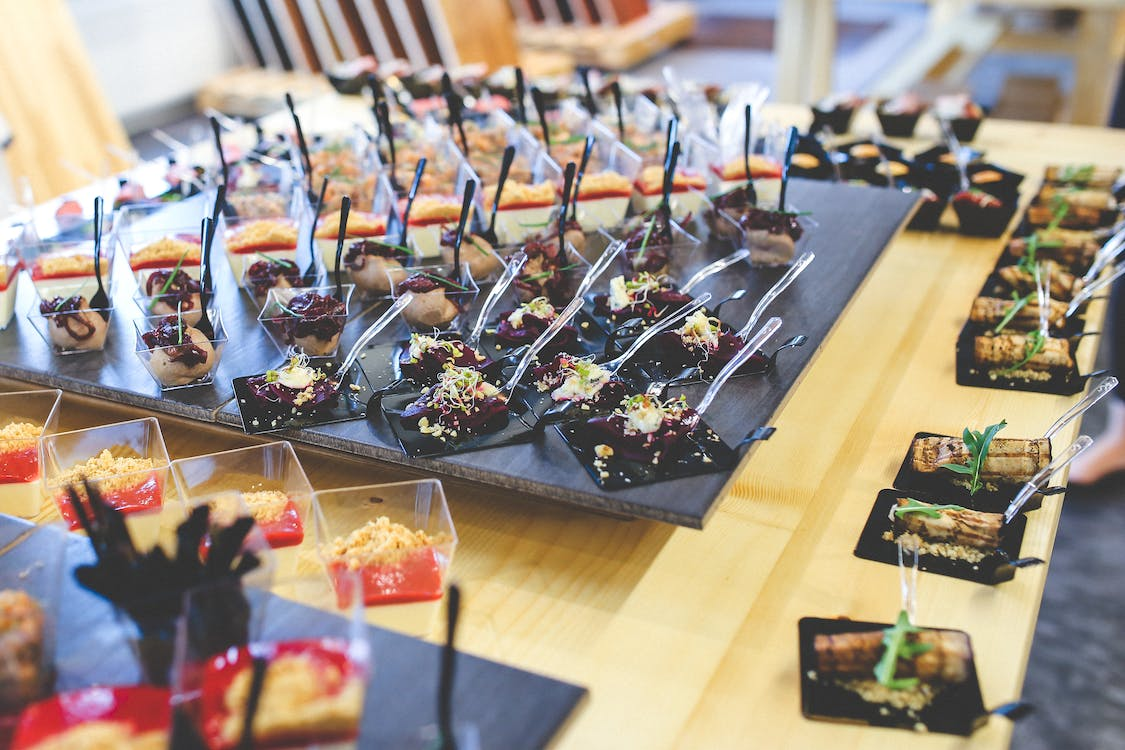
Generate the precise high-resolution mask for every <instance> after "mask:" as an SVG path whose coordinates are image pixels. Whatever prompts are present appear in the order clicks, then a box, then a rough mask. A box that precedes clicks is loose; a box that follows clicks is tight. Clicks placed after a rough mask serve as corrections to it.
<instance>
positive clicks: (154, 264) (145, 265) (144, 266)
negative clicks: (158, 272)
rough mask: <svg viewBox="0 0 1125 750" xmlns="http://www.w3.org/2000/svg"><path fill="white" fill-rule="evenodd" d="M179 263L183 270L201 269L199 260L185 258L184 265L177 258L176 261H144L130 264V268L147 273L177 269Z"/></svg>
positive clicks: (157, 259)
mask: <svg viewBox="0 0 1125 750" xmlns="http://www.w3.org/2000/svg"><path fill="white" fill-rule="evenodd" d="M177 263H179V265H180V266H181V267H182V268H198V267H199V259H198V258H184V260H183V262H182V263H180V260H179V258H177V259H176V260H168V259H167V258H165V259H160V258H156V259H154V260H146V261H142V262H141V263H130V264H129V267H130V268H132V269H133V270H134V271H147V270H148V269H150V268H175V267H176V264H177Z"/></svg>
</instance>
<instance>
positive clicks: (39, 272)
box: [31, 264, 94, 281]
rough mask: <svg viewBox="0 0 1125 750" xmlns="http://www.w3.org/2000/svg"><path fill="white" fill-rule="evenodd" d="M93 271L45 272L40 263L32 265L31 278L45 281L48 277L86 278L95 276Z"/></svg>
mask: <svg viewBox="0 0 1125 750" xmlns="http://www.w3.org/2000/svg"><path fill="white" fill-rule="evenodd" d="M93 276H94V274H92V273H75V272H71V273H50V274H48V273H43V269H42V268H41V267H40V266H39V265H38V264H36V265H34V266H32V267H31V280H32V281H45V280H47V279H85V278H93Z"/></svg>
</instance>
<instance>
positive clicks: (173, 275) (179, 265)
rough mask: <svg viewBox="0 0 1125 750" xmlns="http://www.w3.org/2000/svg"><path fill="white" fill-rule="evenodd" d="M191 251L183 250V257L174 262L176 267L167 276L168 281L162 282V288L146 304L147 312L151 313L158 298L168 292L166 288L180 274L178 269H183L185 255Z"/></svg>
mask: <svg viewBox="0 0 1125 750" xmlns="http://www.w3.org/2000/svg"><path fill="white" fill-rule="evenodd" d="M191 250H192V248H190V247H189V248H188V249H187V250H184V252H183V255H181V256H180V259H179V260H178V261H176V267H175V268H173V269H172V273H171V274H170V275H169V276H168V280H167V281H165V282H164V286H162V287H160V291H159V292H157V294H156V296H155V297H153V298H152V301H151V302H149V303H148V311H149V312H152V310H153V308H154V307H156V303H157V302H159V301H160V298H161V297H163V296H164V294H165V293H166V292H167V291H168V288H169V287H170V286H172V282H173V281H175V280H176V274H178V273H179V272H180V269H181V268H183V265H184V259H185V258H187V254H188V253H190V252H191Z"/></svg>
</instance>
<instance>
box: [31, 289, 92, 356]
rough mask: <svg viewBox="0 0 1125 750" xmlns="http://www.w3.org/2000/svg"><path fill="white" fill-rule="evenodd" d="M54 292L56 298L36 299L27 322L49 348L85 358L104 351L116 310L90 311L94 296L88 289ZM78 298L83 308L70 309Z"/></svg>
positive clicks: (57, 352) (57, 290)
mask: <svg viewBox="0 0 1125 750" xmlns="http://www.w3.org/2000/svg"><path fill="white" fill-rule="evenodd" d="M94 290H95V291H96V290H97V286H95V287H94ZM52 292H54V293H55V294H56V295H57V296H55V297H43V298H36V299H35V301H34V302H33V303H32V305H31V308H30V309H29V310H28V311H27V318H28V321H29V322H30V323H31V325H32V327H33V328H35V330H36V332H37V333H38V334H39V335H40V336H41V337H42V338H43V340H44V341H45V342H47V345H48V346H50V347H51V349H52V350H53V351H54V352H55V353H56V354H85V353H87V352H100V351H102V350H103V349H105V342H106V338H107V337H108V335H109V329H110V326H111V324H112V322H113V307H106V308H91V307H90V306H89V301H90V298H91V297H92V296H93V292H89V290H88V289H87V288H86V286H85V285H77V286H70V287H63V286H56V287H53V288H52ZM107 293H108V290H107ZM75 296H78V297H81V298H82V299H81V302H80V303H79V305H80V306H79V307H78V309H67V304H68V303H70V302H72V300H73V298H74V297H75ZM56 299H57V300H60V301H59V302H57V303H55V304H54V305H53V306H52V305H51V302H53V301H54V300H56ZM110 299H111V300H112V295H111V297H110Z"/></svg>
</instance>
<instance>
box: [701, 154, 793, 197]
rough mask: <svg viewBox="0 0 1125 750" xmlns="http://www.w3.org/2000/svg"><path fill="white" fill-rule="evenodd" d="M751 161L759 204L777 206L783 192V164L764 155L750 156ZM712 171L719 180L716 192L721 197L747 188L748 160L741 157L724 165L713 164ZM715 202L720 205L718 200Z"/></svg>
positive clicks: (717, 180)
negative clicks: (779, 194) (778, 198)
mask: <svg viewBox="0 0 1125 750" xmlns="http://www.w3.org/2000/svg"><path fill="white" fill-rule="evenodd" d="M749 161H750V177H751V178H752V179H753V181H754V191H755V192H756V194H757V197H758V201H757V202H758V203H759V204H761V205H763V206H765V205H777V197H778V193H780V191H781V164H779V163H778V162H777V161H776V160H775V159H772V158H770V157H768V156H765V155H763V154H750V159H749ZM711 171H712V172H713V173H714V174H715V177H716V178H717V179H716V184H715V188H714V192H716V193H718V194H719V195H725V194H727V193H730V192H731V191H734V190H742V189H743V188H744V187H745V186H746V160H744V159H743V158H742V157H741V156H738V157H736V158H732V159H729V160H727V161H726V162H724V163H722V164H713V165H711ZM715 202H716V203H718V200H716V201H715Z"/></svg>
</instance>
